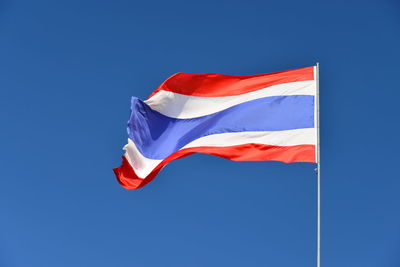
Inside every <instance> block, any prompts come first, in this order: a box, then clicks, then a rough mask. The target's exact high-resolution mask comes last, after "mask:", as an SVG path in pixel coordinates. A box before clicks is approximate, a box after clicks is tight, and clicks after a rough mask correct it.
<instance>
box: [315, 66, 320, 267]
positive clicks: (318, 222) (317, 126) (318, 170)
mask: <svg viewBox="0 0 400 267" xmlns="http://www.w3.org/2000/svg"><path fill="white" fill-rule="evenodd" d="M315 79H316V85H317V92H316V111H317V112H316V113H317V114H316V115H317V125H316V128H317V151H316V152H317V153H316V154H317V155H316V156H317V157H316V160H317V267H320V266H321V163H320V162H321V161H320V124H319V122H320V118H319V62H317V64H316V67H315Z"/></svg>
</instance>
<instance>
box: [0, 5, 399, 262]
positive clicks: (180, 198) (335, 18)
mask: <svg viewBox="0 0 400 267" xmlns="http://www.w3.org/2000/svg"><path fill="white" fill-rule="evenodd" d="M399 11H400V4H399V3H398V2H397V1H395V0H393V1H385V0H369V1H361V0H347V1H309V0H305V1H294V0H283V1H269V0H265V1H219V0H213V1H210V0H205V1H176V0H174V1H136V2H135V1H122V0H115V1H75V0H68V1H67V0H59V1H44V0H38V1H23V0H20V1H17V0H15V1H11V0H4V1H1V3H0V36H1V42H0V59H1V64H0V73H1V74H0V121H1V125H2V126H1V131H0V140H1V149H0V177H1V180H0V181H1V186H0V211H1V219H0V266H4V267H25V266H29V267H36V266H37V267H47V266H49V267H50V266H51V267H54V266H57V267H58V266H60V267H64V266H68V267H69V266H84V267H86V266H96V267H103V266H104V267H109V266H115V267H119V266H124V267H125V266H132V267H160V266H163V267H197V266H199V267H200V266H201V267H204V266H207V267H214V266H218V267H220V266H230V267H236V266H240V267H242V266H255V267H258V266H274V267H286V266H290V267H292V266H296V267H303V266H304V267H305V266H307V267H308V266H313V264H314V262H315V250H316V248H315V216H316V213H315V211H316V201H315V200H316V180H315V173H314V171H313V169H314V167H315V166H314V164H307V163H296V164H284V163H279V162H231V161H228V160H224V159H221V158H217V157H212V156H208V155H193V156H190V157H187V158H184V159H180V160H178V161H175V162H173V163H171V164H169V165H168V166H167V167H166V168H164V169H163V170H162V172H161V173H160V174H159V176H158V177H157V178H156V179H155V180H154V181H153V182H152V183H151V184H149V185H148V186H147V187H145V188H143V189H141V190H137V191H127V190H125V189H123V188H122V187H120V186H119V185H118V184H117V182H116V180H115V178H114V175H113V173H112V168H113V167H116V166H118V165H119V164H120V162H121V159H120V156H121V155H122V153H123V151H122V150H121V148H122V146H123V145H124V144H125V143H126V139H127V134H126V130H125V129H126V121H127V119H128V116H129V104H130V97H131V96H137V97H139V98H142V99H144V98H146V97H147V96H148V95H149V94H150V93H151V92H152V91H153V90H154V89H155V88H156V87H157V85H159V84H160V83H161V82H162V81H163V80H164V79H166V78H167V77H168V76H170V75H171V74H173V73H176V72H181V71H182V72H188V73H206V72H215V73H221V74H257V73H267V72H274V71H280V70H286V69H293V68H300V67H306V66H311V65H313V64H314V63H315V62H316V61H319V62H320V63H321V69H320V78H321V127H322V129H321V131H322V133H321V134H322V137H321V143H322V147H321V157H322V158H321V160H322V264H323V266H324V267H337V266H341V267H347V266H349V267H354V266H363V267H375V266H376V267H378V266H379V267H392V266H393V267H398V266H400V254H399V250H400V212H399V204H400V194H399V189H400V175H399V169H398V166H399V164H398V160H399V159H400V157H399V155H398V151H399V150H400V144H399V141H398V136H399V134H398V133H399V131H400V123H399V118H398V117H399V115H400V112H399V104H398V98H399V96H400V93H399V92H400V91H399V85H398V77H399V74H400V65H399V63H398V62H399V61H400V53H399V47H400V35H399V28H400V17H399Z"/></svg>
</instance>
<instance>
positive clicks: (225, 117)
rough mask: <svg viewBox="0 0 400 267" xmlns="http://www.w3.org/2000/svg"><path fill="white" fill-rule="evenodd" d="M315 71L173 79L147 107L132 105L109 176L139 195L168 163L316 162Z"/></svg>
mask: <svg viewBox="0 0 400 267" xmlns="http://www.w3.org/2000/svg"><path fill="white" fill-rule="evenodd" d="M315 107H316V68H315V67H307V68H302V69H295V70H289V71H282V72H275V73H268V74H260V75H244V76H237V75H220V74H211V73H208V74H187V73H177V74H175V75H172V76H171V77H169V78H168V79H167V80H166V81H164V82H163V83H162V84H161V85H160V86H159V87H158V88H157V90H155V91H154V92H153V93H152V94H151V95H150V97H149V98H148V99H147V100H146V101H141V100H140V99H138V98H136V97H133V98H132V101H131V115H130V118H129V121H128V137H129V138H128V144H127V145H126V146H125V147H124V150H125V155H124V156H123V157H122V160H123V162H122V165H121V166H120V167H119V168H116V169H114V172H115V175H116V176H117V178H118V181H119V182H120V184H121V185H122V186H123V187H125V188H127V189H136V188H139V187H142V186H144V185H145V184H147V183H148V182H149V181H151V180H152V179H153V178H154V177H155V176H156V175H157V173H158V172H159V171H160V170H161V169H162V168H163V167H164V166H165V165H166V164H167V163H169V162H171V161H172V160H175V159H178V158H182V157H185V156H188V155H191V154H193V153H205V154H210V155H214V156H219V157H223V158H226V159H230V160H236V161H245V160H275V161H281V162H287V163H289V162H316V143H317V130H316V108H315Z"/></svg>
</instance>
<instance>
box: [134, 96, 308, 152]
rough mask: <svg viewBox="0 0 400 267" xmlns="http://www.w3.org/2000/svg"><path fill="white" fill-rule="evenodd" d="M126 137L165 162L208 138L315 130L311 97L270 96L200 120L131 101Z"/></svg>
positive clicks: (199, 118) (138, 101)
mask: <svg viewBox="0 0 400 267" xmlns="http://www.w3.org/2000/svg"><path fill="white" fill-rule="evenodd" d="M131 110H132V112H131V117H130V119H129V121H128V136H129V138H130V139H131V140H132V141H133V142H134V143H135V145H136V147H137V148H138V150H139V151H140V152H141V153H142V155H143V156H145V157H147V158H151V159H164V158H166V157H167V156H169V155H170V154H171V153H173V152H175V151H177V150H179V149H181V148H182V147H183V146H185V145H186V144H188V143H190V142H191V141H193V140H195V139H197V138H200V137H203V136H206V135H211V134H219V133H231V132H245V131H282V130H292V129H301V128H313V127H314V96H310V95H292V96H272V97H265V98H260V99H255V100H251V101H248V102H245V103H241V104H239V105H236V106H233V107H230V108H227V109H225V110H222V111H219V112H216V113H214V114H210V115H207V116H203V117H198V118H192V119H176V118H170V117H167V116H165V115H162V114H160V113H159V112H157V111H154V110H152V109H151V108H150V107H149V106H148V105H147V104H145V103H144V102H143V101H141V100H140V99H138V98H136V97H133V98H132V105H131Z"/></svg>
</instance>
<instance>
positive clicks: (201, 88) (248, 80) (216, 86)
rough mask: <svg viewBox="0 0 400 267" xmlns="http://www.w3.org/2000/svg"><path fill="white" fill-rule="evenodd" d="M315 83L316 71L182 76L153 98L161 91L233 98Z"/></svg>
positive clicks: (162, 87) (174, 77)
mask: <svg viewBox="0 0 400 267" xmlns="http://www.w3.org/2000/svg"><path fill="white" fill-rule="evenodd" d="M312 80H314V67H307V68H302V69H295V70H287V71H280V72H273V73H267V74H258V75H222V74H214V73H207V74H188V73H183V72H180V73H176V74H174V75H172V76H171V77H169V78H168V79H167V80H165V81H164V82H163V83H162V84H161V85H160V86H159V87H158V88H157V89H156V90H155V91H154V92H153V93H152V94H151V95H150V96H149V98H150V97H151V96H153V95H155V94H156V93H157V92H158V91H161V90H164V91H170V92H174V93H179V94H183V95H191V96H205V97H216V96H233V95H240V94H245V93H249V92H252V91H256V90H260V89H263V88H266V87H269V86H272V85H277V84H282V83H290V82H300V81H312Z"/></svg>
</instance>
